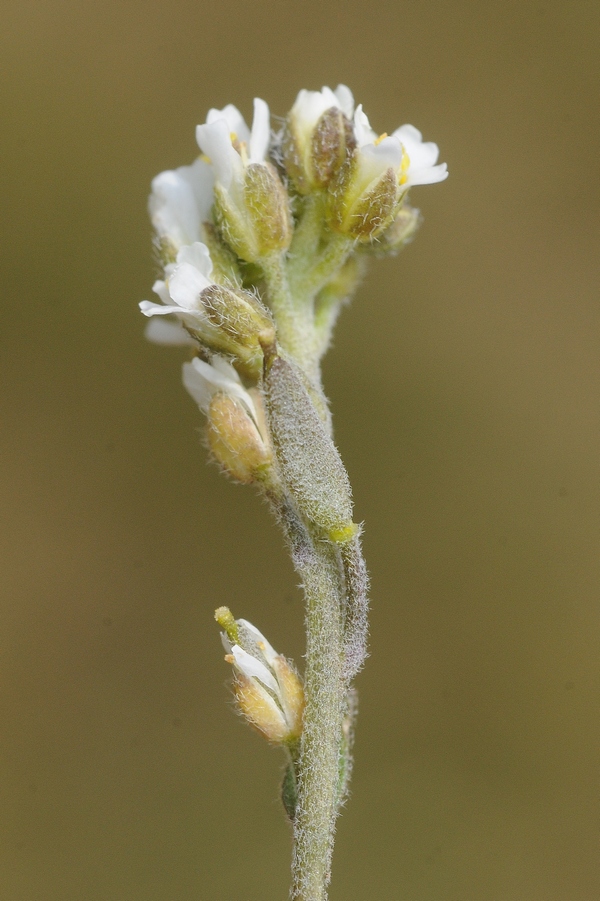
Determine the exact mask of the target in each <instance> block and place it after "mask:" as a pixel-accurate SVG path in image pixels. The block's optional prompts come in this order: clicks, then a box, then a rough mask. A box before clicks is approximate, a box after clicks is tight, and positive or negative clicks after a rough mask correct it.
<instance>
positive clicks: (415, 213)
mask: <svg viewBox="0 0 600 901" xmlns="http://www.w3.org/2000/svg"><path fill="white" fill-rule="evenodd" d="M420 225H421V213H420V211H419V210H417V209H415V208H414V207H411V206H404V205H403V206H401V207H400V209H399V211H398V212H397V213H396V216H395V218H394V220H393V222H392V224H391V225H389V226H388V228H386V230H385V231H384V232H383V233H382V234H381V235H379V236H378V237H377V238H376V240H375V241H373V243H372V244H369V245H366V246H365V250H367V251H368V252H369V253H372V254H373V255H374V256H377V257H383V256H393V255H394V254H396V253H399V251H401V250H402V248H403V247H406V245H407V244H410V242H411V241H412V240H413V238H414V236H415V234H416V231H417V229H418V228H419V226H420Z"/></svg>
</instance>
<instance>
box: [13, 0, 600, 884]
mask: <svg viewBox="0 0 600 901" xmlns="http://www.w3.org/2000/svg"><path fill="white" fill-rule="evenodd" d="M599 11H600V7H599V6H598V4H597V3H596V2H571V3H569V2H567V3H558V2H543V0H538V2H525V3H523V2H514V0H510V2H503V3H489V4H485V3H481V2H477V0H472V2H458V3H450V2H437V3H428V2H421V3H418V2H408V0H403V2H396V3H393V4H392V3H384V2H381V0H375V2H364V3H357V2H352V3H348V4H343V5H342V4H339V5H338V4H335V5H334V4H333V3H331V2H330V3H323V2H322V0H319V2H317V0H309V2H304V3H303V4H300V3H297V4H292V3H288V2H282V0H279V2H264V0H263V2H260V0H259V2H255V3H248V4H241V3H239V2H235V0H220V2H218V3H216V2H215V3H211V4H208V3H202V2H193V3H192V2H188V0H172V2H169V3H145V2H118V3H117V2H115V0H110V2H105V3H97V2H94V3H92V2H89V0H77V2H75V0H54V2H42V0H20V2H19V4H18V5H17V4H16V3H14V4H12V6H5V7H4V13H3V14H2V15H3V22H2V25H1V29H0V34H1V38H0V40H1V42H2V59H3V61H4V62H3V65H4V68H5V71H8V77H7V79H6V81H5V82H4V90H3V94H2V101H1V102H2V110H1V114H2V121H3V127H4V135H3V137H2V158H3V163H2V167H1V169H0V179H1V181H2V186H1V197H2V238H1V248H2V272H3V277H2V296H3V299H4V300H5V310H4V313H3V316H2V333H3V336H2V345H3V347H2V358H1V363H0V366H1V371H2V391H1V392H0V405H1V407H2V423H3V427H2V433H1V439H0V440H1V452H2V470H1V473H2V486H1V500H2V516H3V524H2V530H1V534H0V542H1V551H2V563H1V566H2V576H1V581H2V606H1V626H0V634H1V636H2V637H1V639H0V702H1V728H0V828H1V836H2V840H1V842H0V898H1V899H3V901H193V899H194V901H196V899H201V901H204V899H207V901H232V899H233V901H267V899H283V898H285V897H286V895H287V885H288V866H289V862H288V861H289V835H288V829H287V826H286V824H285V822H284V821H283V817H282V815H281V812H280V809H279V806H278V802H277V785H278V779H279V775H278V769H279V766H280V759H279V755H278V754H277V753H276V752H275V751H271V750H269V749H268V748H267V747H266V746H263V743H262V742H261V741H260V739H259V738H257V737H256V736H254V735H253V734H251V733H250V731H249V730H246V729H245V728H244V727H243V726H242V725H241V724H240V723H239V722H238V721H237V720H236V718H235V716H234V715H233V713H232V712H231V710H230V709H229V707H228V692H227V689H226V687H225V680H226V676H227V668H226V666H225V664H224V663H223V661H222V654H221V649H220V644H219V641H218V635H217V629H216V626H215V624H214V623H213V621H212V611H213V609H214V608H215V606H217V605H218V604H222V603H227V604H229V605H230V606H231V607H232V608H233V609H234V612H236V613H237V615H243V616H246V617H248V618H249V619H251V620H252V621H253V622H255V623H256V624H257V625H258V626H259V627H260V628H262V629H263V630H264V631H266V632H267V633H268V635H269V637H270V638H271V640H272V642H273V644H274V645H275V646H276V647H277V648H278V649H279V650H282V651H285V652H287V653H289V654H292V655H294V656H295V657H296V659H298V660H299V659H300V658H301V654H302V645H303V641H302V611H301V604H300V598H299V593H298V591H297V589H296V588H295V577H294V575H293V574H292V572H291V568H290V565H289V563H288V561H287V558H286V555H285V553H284V551H283V549H282V546H281V541H280V538H279V536H278V533H277V531H276V529H275V526H274V525H273V523H272V522H271V521H270V519H269V516H268V514H267V512H266V510H265V509H264V508H263V507H262V506H261V504H260V502H259V501H258V500H257V498H256V497H254V496H253V494H252V491H250V490H247V489H242V488H239V487H235V486H233V485H231V484H229V483H227V482H226V481H225V480H223V479H221V478H219V476H218V474H217V472H216V470H215V469H214V468H212V467H207V466H206V465H205V453H204V450H203V448H202V447H201V445H200V440H199V437H198V434H197V429H198V427H199V426H200V423H201V417H200V415H199V413H198V411H197V410H196V409H195V408H194V405H193V404H192V403H191V401H190V399H189V398H188V397H187V396H186V395H185V394H184V392H183V390H182V388H181V387H180V362H181V353H180V352H179V351H176V350H168V349H162V348H156V347H154V346H150V345H148V344H146V343H145V342H144V340H143V338H142V331H143V322H142V318H141V316H140V315H139V313H138V312H137V309H136V305H137V302H138V301H139V300H141V299H143V298H144V297H146V298H147V297H149V296H150V287H151V284H152V280H153V275H154V270H153V264H152V258H151V251H150V229H149V225H148V221H147V217H146V212H145V205H146V196H147V191H148V185H149V182H150V179H151V177H152V176H153V175H155V174H156V173H158V172H159V171H160V170H161V169H164V168H168V167H172V166H177V165H180V164H183V163H187V162H190V161H191V160H192V159H193V157H194V155H195V153H196V147H195V143H194V126H195V125H196V123H197V122H200V121H203V120H204V116H205V114H206V111H207V109H208V108H209V107H210V106H218V107H220V106H223V105H224V104H225V103H227V102H233V103H235V104H237V105H238V106H240V108H241V109H242V111H243V112H244V113H245V114H247V115H248V114H249V113H250V111H251V100H252V97H253V96H254V95H255V94H256V95H258V96H262V97H264V98H266V99H267V101H268V102H269V103H270V105H271V108H272V110H273V111H274V112H275V113H277V114H279V115H282V114H284V113H285V111H286V110H287V109H288V108H289V106H290V105H291V103H292V102H293V100H294V97H295V95H296V92H297V90H298V89H299V88H301V87H309V88H313V89H314V88H319V87H320V86H321V85H323V84H329V85H331V86H332V87H333V86H335V85H336V84H337V83H338V82H339V81H343V82H346V83H347V84H349V85H350V86H351V87H352V89H353V90H354V92H355V96H356V98H357V101H362V102H363V103H364V104H365V107H366V109H367V111H368V113H369V115H370V117H371V121H372V123H373V125H374V127H375V128H376V129H378V130H379V131H384V130H387V131H391V130H393V129H394V128H395V127H397V126H398V125H399V124H401V123H402V122H405V121H408V122H413V123H414V124H415V125H417V126H418V127H419V128H421V129H422V130H423V132H424V134H425V137H426V139H432V140H436V141H437V142H438V143H439V145H440V147H441V158H442V159H443V160H446V161H447V162H448V164H449V167H450V172H451V176H450V179H449V180H448V182H446V183H445V184H444V185H437V186H435V187H423V188H417V189H415V191H414V192H413V194H414V196H413V202H415V203H416V204H417V205H418V206H420V207H421V209H422V210H423V212H424V215H425V225H424V227H423V229H422V231H421V233H420V234H419V236H418V239H417V241H416V242H415V244H414V245H413V246H412V247H410V248H409V249H408V250H407V251H406V252H405V253H404V254H403V255H402V256H401V257H399V258H397V259H395V260H391V261H385V262H382V263H380V264H378V265H377V267H374V268H373V271H372V273H371V276H370V277H369V279H368V281H367V282H366V284H365V285H364V286H363V287H362V289H361V290H360V292H359V295H358V297H357V298H356V301H355V302H354V304H353V305H352V307H351V308H350V309H349V310H347V311H346V312H345V314H344V316H343V317H342V319H341V321H340V324H339V328H338V331H337V337H336V346H335V348H334V351H333V352H332V353H331V355H330V357H329V358H328V361H327V365H326V386H327V390H328V392H329V394H330V396H331V398H332V401H333V408H334V411H335V424H336V434H337V438H338V443H339V446H340V448H341V450H342V453H343V456H344V459H345V461H346V463H347V465H348V468H349V471H350V474H351V477H352V481H353V484H354V489H355V496H356V507H357V515H358V516H359V517H360V518H361V519H364V520H365V523H366V551H367V554H368V560H369V564H370V569H371V573H372V579H373V591H372V596H373V616H372V640H371V654H372V656H371V659H370V661H369V664H368V667H367V669H366V670H365V672H364V674H363V675H362V676H361V677H360V681H359V687H360V693H361V705H362V714H361V720H360V728H359V735H358V742H357V755H356V756H357V763H356V770H355V779H354V791H353V797H352V801H351V804H350V805H349V806H348V808H347V811H346V812H345V814H344V816H343V818H342V820H341V822H340V826H339V830H338V845H337V853H336V858H335V867H334V883H333V888H332V892H331V899H332V901H342V899H344V901H375V899H384V898H385V899H391V901H396V899H398V901H405V899H406V901H595V899H597V898H598V897H599V895H600V887H599V884H598V882H599V880H598V872H597V868H596V861H597V858H596V845H597V825H596V823H597V806H596V795H597V777H598V769H597V762H598V760H597V752H596V737H597V735H596V733H597V728H596V727H597V722H596V719H597V706H596V703H595V702H597V699H598V687H599V686H598V683H599V678H598V677H599V672H598V667H597V646H598V630H597V616H598V582H599V575H600V573H599V566H598V538H599V531H600V530H599V526H600V521H599V502H600V491H599V487H600V483H599V479H598V466H599V453H598V452H599V446H598V445H599V442H598V426H599V410H598V398H599V393H600V378H599V370H598V351H599V347H598V344H599V341H598V319H599V315H598V297H597V276H598V268H597V259H596V256H595V254H596V253H597V247H598V199H599V196H598V195H599V191H598V181H599V172H600V167H599V164H598V160H599V147H598V119H597V108H596V100H597V90H598V83H597V75H598V66H597V63H598V50H599V43H600V42H599V33H600V32H599V28H600V12H599Z"/></svg>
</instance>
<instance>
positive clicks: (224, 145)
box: [196, 118, 239, 189]
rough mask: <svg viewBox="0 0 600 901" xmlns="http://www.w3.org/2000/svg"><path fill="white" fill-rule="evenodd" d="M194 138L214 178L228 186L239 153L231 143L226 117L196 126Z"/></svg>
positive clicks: (225, 186)
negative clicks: (212, 169)
mask: <svg viewBox="0 0 600 901" xmlns="http://www.w3.org/2000/svg"><path fill="white" fill-rule="evenodd" d="M196 140H197V141H198V146H199V147H200V149H201V150H202V152H203V153H205V154H206V156H207V157H208V158H209V160H210V162H211V163H212V166H213V168H214V172H215V178H216V180H217V181H218V182H220V183H221V184H222V185H223V187H224V188H226V189H227V188H229V186H230V184H231V180H232V178H233V167H234V165H235V158H236V157H237V158H238V159H239V154H238V153H236V151H235V150H234V149H233V147H232V144H231V130H230V128H229V125H228V123H227V120H226V119H223V118H221V119H216V120H215V121H213V122H210V123H208V122H207V123H206V125H198V126H196Z"/></svg>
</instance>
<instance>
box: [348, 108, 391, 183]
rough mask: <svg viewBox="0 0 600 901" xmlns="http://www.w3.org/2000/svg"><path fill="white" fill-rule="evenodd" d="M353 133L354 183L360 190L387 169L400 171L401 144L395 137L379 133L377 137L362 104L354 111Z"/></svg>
mask: <svg viewBox="0 0 600 901" xmlns="http://www.w3.org/2000/svg"><path fill="white" fill-rule="evenodd" d="M354 135H355V137H356V143H357V145H358V146H357V149H356V154H355V165H356V171H355V173H354V180H355V183H356V184H357V186H358V185H360V187H361V189H362V191H367V190H368V188H369V186H370V185H371V183H372V182H374V181H375V180H376V179H379V178H381V176H382V175H383V174H384V173H385V172H386V171H387V170H388V169H393V170H394V172H400V167H401V165H402V145H401V143H400V140H399V139H398V138H397V137H390V136H388V135H381V137H379V138H378V137H377V135H376V133H375V132H374V131H373V129H372V128H371V126H370V124H369V120H368V118H367V116H366V114H365V113H364V112H363V108H362V104H361V105H360V106H358V107H357V108H356V112H355V113H354Z"/></svg>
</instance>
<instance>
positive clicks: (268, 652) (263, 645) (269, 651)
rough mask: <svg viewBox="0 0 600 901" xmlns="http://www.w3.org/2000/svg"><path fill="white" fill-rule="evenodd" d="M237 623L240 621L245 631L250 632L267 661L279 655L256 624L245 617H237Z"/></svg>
mask: <svg viewBox="0 0 600 901" xmlns="http://www.w3.org/2000/svg"><path fill="white" fill-rule="evenodd" d="M238 623H241V624H242V625H243V626H244V628H245V629H246V631H247V632H249V633H250V635H251V636H252V638H253V639H254V641H255V642H256V644H257V645H258V647H259V649H260V650H261V651H262V653H263V654H264V656H265V660H266V661H267V663H271V662H272V661H273V660H274V659H275V657H278V656H279V655H278V653H277V651H276V650H275V649H274V648H273V646H272V645H271V644H270V643H269V642H268V641H267V639H266V638H265V636H264V635H263V634H262V632H259V630H258V629H257V628H256V626H253V625H252V623H249V622H248V620H247V619H238Z"/></svg>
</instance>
